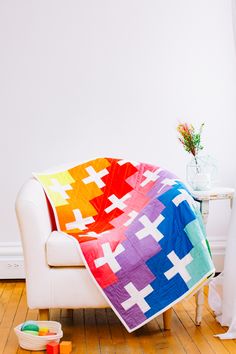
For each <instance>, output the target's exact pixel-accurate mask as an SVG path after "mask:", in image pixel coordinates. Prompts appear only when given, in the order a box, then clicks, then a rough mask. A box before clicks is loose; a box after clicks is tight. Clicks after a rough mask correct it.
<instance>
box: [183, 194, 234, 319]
mask: <svg viewBox="0 0 236 354" xmlns="http://www.w3.org/2000/svg"><path fill="white" fill-rule="evenodd" d="M234 191H235V190H234V189H233V188H226V187H216V188H213V189H210V190H208V191H193V190H190V192H191V194H192V196H193V198H194V199H195V200H196V201H197V202H199V203H200V211H201V214H202V218H203V222H204V225H205V226H206V224H207V220H208V215H209V203H210V200H221V199H228V200H229V201H230V207H231V208H232V205H233V197H234ZM195 300H196V306H197V309H196V318H195V323H196V325H197V326H199V325H200V324H201V320H202V308H203V304H204V287H201V288H200V289H199V290H198V291H197V292H196V295H195Z"/></svg>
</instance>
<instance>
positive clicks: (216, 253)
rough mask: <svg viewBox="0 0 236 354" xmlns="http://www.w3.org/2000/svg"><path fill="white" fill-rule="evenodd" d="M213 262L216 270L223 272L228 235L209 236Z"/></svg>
mask: <svg viewBox="0 0 236 354" xmlns="http://www.w3.org/2000/svg"><path fill="white" fill-rule="evenodd" d="M208 241H209V244H210V247H211V253H212V258H213V262H214V265H215V268H216V272H222V271H223V269H224V257H225V249H226V237H224V238H223V237H221V238H216V237H215V238H211V237H209V238H208Z"/></svg>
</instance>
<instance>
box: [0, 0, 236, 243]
mask: <svg viewBox="0 0 236 354" xmlns="http://www.w3.org/2000/svg"><path fill="white" fill-rule="evenodd" d="M232 28H233V27H232V9H231V0H224V1H222V0H207V1H206V0H165V1H161V0H135V1H132V0H119V1H114V0H106V1H105V0H100V1H97V0H84V1H82V0H70V1H62V0H54V1H52V0H40V1H30V0H21V1H18V0H0V50H1V55H0V98H1V103H0V119H1V129H0V134H1V137H0V154H1V173H0V182H1V205H0V218H1V229H0V230H1V231H0V242H1V241H2V242H6V241H7V242H18V241H19V234H18V229H17V225H16V220H15V214H14V200H15V196H16V193H17V191H18V189H19V188H20V186H21V184H22V183H23V182H24V181H25V180H26V179H27V178H28V176H30V174H31V171H33V170H37V171H40V170H43V169H45V168H47V167H50V166H52V165H58V164H60V163H64V162H67V161H70V160H78V161H79V160H85V159H87V158H91V157H95V156H101V155H108V156H123V157H129V158H132V159H136V160H143V161H149V162H151V163H154V164H161V165H163V166H165V167H167V168H169V169H171V170H172V171H174V172H176V173H177V174H178V175H179V176H180V177H184V176H185V165H186V163H187V161H188V159H189V158H190V156H188V155H187V154H186V153H185V152H184V150H183V149H182V147H181V146H180V144H179V143H178V141H177V138H176V131H175V127H176V125H177V123H178V121H179V120H186V121H188V122H192V123H194V124H197V125H198V124H200V123H201V122H203V121H204V122H205V123H206V128H205V132H204V143H205V146H206V152H208V153H210V154H211V155H213V156H214V157H215V158H216V159H217V160H218V165H219V171H220V176H219V177H220V183H221V184H222V185H227V186H232V185H234V184H235V175H236V168H235V166H236V164H235V161H234V153H235V141H234V137H235V126H236V124H235V119H236V99H235V98H236V61H235V49H234V41H233V29H232ZM228 219H229V210H228V207H227V203H225V202H219V203H217V202H216V203H215V204H214V205H213V206H212V208H211V215H210V220H209V225H208V234H209V237H211V238H216V239H218V240H220V239H224V238H225V236H226V234H227V225H228Z"/></svg>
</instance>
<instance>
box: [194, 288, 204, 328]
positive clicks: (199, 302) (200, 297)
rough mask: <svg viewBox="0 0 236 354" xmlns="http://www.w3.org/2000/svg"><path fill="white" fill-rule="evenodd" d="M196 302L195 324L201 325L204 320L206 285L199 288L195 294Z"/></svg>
mask: <svg viewBox="0 0 236 354" xmlns="http://www.w3.org/2000/svg"><path fill="white" fill-rule="evenodd" d="M195 302H196V317H195V324H196V326H200V324H201V321H202V309H203V304H204V287H201V288H200V289H199V290H198V292H197V293H196V294H195Z"/></svg>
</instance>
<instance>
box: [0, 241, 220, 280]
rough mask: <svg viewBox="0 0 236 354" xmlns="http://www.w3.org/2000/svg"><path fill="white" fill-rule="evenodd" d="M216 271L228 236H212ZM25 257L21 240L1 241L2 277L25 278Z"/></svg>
mask: <svg viewBox="0 0 236 354" xmlns="http://www.w3.org/2000/svg"><path fill="white" fill-rule="evenodd" d="M208 240H209V243H210V247H211V252H212V257H213V262H214V264H215V268H216V272H222V270H223V267H224V255H225V246H226V238H210V237H209V239H208ZM24 278H25V271H24V258H23V252H22V247H21V244H20V242H0V279H24Z"/></svg>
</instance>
